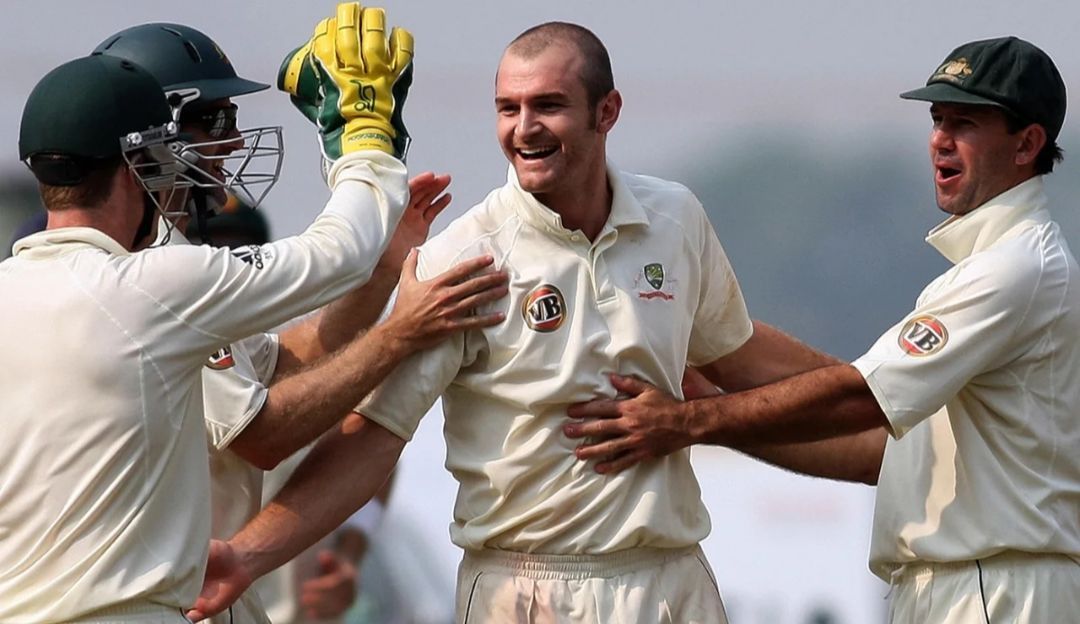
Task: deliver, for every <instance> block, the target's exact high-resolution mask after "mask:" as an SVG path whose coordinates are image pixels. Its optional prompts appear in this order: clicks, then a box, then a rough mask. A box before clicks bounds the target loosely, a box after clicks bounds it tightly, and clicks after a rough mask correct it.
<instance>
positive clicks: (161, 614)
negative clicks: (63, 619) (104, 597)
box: [73, 601, 190, 624]
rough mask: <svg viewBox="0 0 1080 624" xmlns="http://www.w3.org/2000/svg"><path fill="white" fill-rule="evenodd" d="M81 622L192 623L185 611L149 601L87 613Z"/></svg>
mask: <svg viewBox="0 0 1080 624" xmlns="http://www.w3.org/2000/svg"><path fill="white" fill-rule="evenodd" d="M73 622H78V623H79V624H135V623H139V624H190V620H188V619H187V618H186V617H184V612H183V611H182V610H180V609H178V608H176V607H166V606H162V605H159V604H153V603H149V602H134V601H133V602H127V603H124V604H122V605H116V606H112V607H109V608H107V609H102V610H100V611H95V612H93V613H91V614H89V615H85V616H83V617H81V618H79V619H77V620H73Z"/></svg>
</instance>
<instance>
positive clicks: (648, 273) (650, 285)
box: [634, 262, 675, 301]
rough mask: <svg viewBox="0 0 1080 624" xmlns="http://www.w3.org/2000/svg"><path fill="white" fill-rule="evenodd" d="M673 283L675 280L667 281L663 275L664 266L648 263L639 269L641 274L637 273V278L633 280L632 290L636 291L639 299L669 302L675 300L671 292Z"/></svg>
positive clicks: (657, 263)
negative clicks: (635, 289)
mask: <svg viewBox="0 0 1080 624" xmlns="http://www.w3.org/2000/svg"><path fill="white" fill-rule="evenodd" d="M642 282H644V283H642ZM673 282H675V280H672V279H667V276H665V275H664V265H662V264H660V263H659V262H650V263H649V264H646V265H645V266H644V267H642V268H641V273H638V276H637V278H635V279H634V288H637V289H638V297H639V298H641V299H663V300H664V301H671V300H672V299H674V298H675V294H674V293H673V292H672V290H671V284H672V283H673ZM665 286H666V288H665Z"/></svg>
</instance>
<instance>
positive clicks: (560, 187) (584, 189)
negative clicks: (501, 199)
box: [495, 43, 619, 209]
mask: <svg viewBox="0 0 1080 624" xmlns="http://www.w3.org/2000/svg"><path fill="white" fill-rule="evenodd" d="M583 63H584V60H583V58H582V55H581V54H580V53H579V52H578V50H577V48H576V47H575V46H573V45H572V44H566V43H554V44H552V45H549V46H548V47H546V48H545V49H544V50H543V51H541V52H539V53H538V54H536V55H533V56H523V55H520V54H518V53H516V52H515V51H514V49H513V48H511V49H510V50H508V51H507V52H506V54H504V55H503V58H502V61H501V62H500V63H499V71H498V74H497V76H496V82H495V110H496V113H497V115H498V121H497V124H496V130H497V133H498V138H499V144H500V145H501V147H502V150H503V154H505V155H506V158H507V160H509V161H510V164H511V165H513V167H514V171H515V172H516V173H517V177H518V181H519V182H520V184H521V187H522V188H523V189H524V190H526V191H528V192H530V193H533V194H534V195H536V196H537V199H539V200H540V201H541V202H544V203H545V204H547V205H548V206H549V207H552V208H553V209H557V207H556V204H558V203H559V202H560V201H566V200H568V199H569V198H573V197H575V196H576V195H580V194H583V193H588V192H590V189H591V188H593V187H595V185H596V184H597V183H599V184H606V180H607V169H606V155H605V148H604V144H605V140H606V137H607V132H608V131H609V130H610V129H611V126H612V125H614V123H615V119H616V118H617V116H618V103H619V101H618V97H619V96H618V92H616V91H612V92H611V93H609V94H608V95H607V96H605V97H604V98H602V99H601V102H600V103H598V104H597V105H596V106H590V105H589V101H588V94H587V92H586V90H585V85H584V83H583V81H582V78H581V76H582V71H581V70H582V64H583ZM612 111H613V112H612Z"/></svg>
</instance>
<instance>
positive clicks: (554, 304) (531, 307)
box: [521, 284, 566, 334]
mask: <svg viewBox="0 0 1080 624" xmlns="http://www.w3.org/2000/svg"><path fill="white" fill-rule="evenodd" d="M521 316H522V318H524V319H525V324H526V325H528V326H529V329H531V330H533V331H538V332H541V333H545V334H546V333H550V332H553V331H555V330H556V329H559V327H561V326H562V324H563V320H564V319H565V318H566V300H565V299H563V296H562V293H561V292H559V289H558V288H555V287H554V286H552V285H551V284H541V285H540V286H537V287H536V288H533V289H532V290H531V291H529V294H528V295H526V296H525V300H524V301H522V302H521Z"/></svg>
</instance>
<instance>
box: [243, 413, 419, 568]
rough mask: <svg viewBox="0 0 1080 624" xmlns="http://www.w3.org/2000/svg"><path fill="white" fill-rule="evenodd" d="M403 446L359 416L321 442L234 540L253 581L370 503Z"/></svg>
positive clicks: (393, 436) (395, 438)
mask: <svg viewBox="0 0 1080 624" xmlns="http://www.w3.org/2000/svg"><path fill="white" fill-rule="evenodd" d="M346 431H348V432H346ZM404 445H405V441H404V440H402V439H401V438H398V437H397V436H395V435H394V434H392V433H390V432H389V431H387V430H386V429H384V428H382V427H380V426H379V425H376V424H374V423H372V422H370V421H366V420H363V419H362V418H361V417H359V416H355V415H354V418H353V419H352V422H350V423H348V425H343V426H342V427H340V428H339V429H337V430H335V431H334V432H333V433H331V434H328V435H327V436H326V437H325V438H323V439H322V440H320V441H319V443H318V444H317V445H316V446H315V448H313V449H312V451H311V453H310V454H309V455H308V456H307V458H305V459H304V461H303V462H302V463H301V464H300V466H299V467H298V468H297V469H296V472H294V473H293V476H292V477H291V478H290V479H289V481H288V482H287V483H286V484H285V487H284V488H282V490H281V492H279V493H278V495H277V497H275V498H274V500H272V501H271V502H270V503H269V504H267V506H266V507H265V508H264V509H263V510H262V511H261V512H260V513H259V514H258V515H257V516H256V517H255V518H253V519H252V520H251V521H250V522H249V523H248V524H247V526H245V527H244V529H243V530H242V531H241V532H240V533H238V534H237V535H235V536H234V537H233V538H232V539H231V540H229V543H230V544H231V545H232V547H233V548H234V549H235V550H236V552H237V555H238V556H239V557H240V560H241V562H242V565H243V566H244V568H245V569H246V570H247V571H248V573H249V574H250V576H251V578H253V579H254V578H258V577H260V576H262V575H263V574H266V573H267V572H269V571H270V570H273V569H274V568H277V567H279V566H281V565H282V564H284V563H285V562H287V561H289V560H291V559H292V558H293V557H295V556H296V555H297V554H299V553H300V552H302V551H303V550H304V549H306V548H308V547H309V546H311V545H312V544H314V543H315V542H316V541H318V540H319V539H321V538H322V537H323V536H324V535H327V534H329V533H330V532H331V531H333V530H334V529H335V528H337V527H338V526H339V525H340V524H341V523H342V522H343V521H344V520H345V518H347V517H348V516H349V515H350V514H351V513H353V512H354V511H356V510H357V509H359V508H360V506H361V505H363V504H364V503H366V502H367V501H368V500H369V499H371V497H372V496H374V495H375V494H376V493H377V492H378V491H379V488H380V487H381V486H382V485H383V482H384V481H385V480H386V477H387V475H388V474H389V473H390V472H391V470H393V467H394V464H395V463H396V462H397V459H398V457H399V455H400V454H401V450H402V448H403V447H404Z"/></svg>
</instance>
